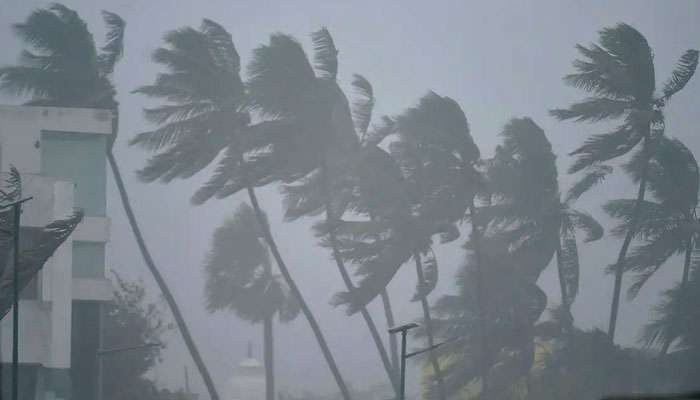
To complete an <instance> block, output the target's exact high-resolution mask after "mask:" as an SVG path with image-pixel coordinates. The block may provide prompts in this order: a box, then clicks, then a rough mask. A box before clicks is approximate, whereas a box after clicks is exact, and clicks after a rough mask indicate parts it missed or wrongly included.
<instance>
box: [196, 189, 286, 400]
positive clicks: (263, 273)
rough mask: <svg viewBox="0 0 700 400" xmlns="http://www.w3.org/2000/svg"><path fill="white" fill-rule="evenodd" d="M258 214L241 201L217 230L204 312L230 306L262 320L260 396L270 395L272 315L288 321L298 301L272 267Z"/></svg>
mask: <svg viewBox="0 0 700 400" xmlns="http://www.w3.org/2000/svg"><path fill="white" fill-rule="evenodd" d="M264 240H265V239H264V235H263V233H262V229H260V226H259V225H258V221H257V216H256V215H255V212H254V211H253V209H252V208H251V207H250V206H248V205H247V204H245V203H244V204H242V205H241V206H239V207H238V210H236V213H235V214H234V215H233V217H232V218H229V219H227V220H226V221H224V223H223V225H221V226H220V227H219V228H217V229H216V231H215V232H214V237H213V239H212V244H211V250H210V252H209V256H208V258H207V261H206V264H205V266H204V268H205V272H206V277H207V281H206V288H205V297H206V301H207V309H208V310H209V312H214V311H220V310H229V311H234V312H235V313H236V314H238V316H239V317H240V318H242V319H244V320H247V321H249V322H251V323H260V322H262V324H263V343H264V345H263V348H264V354H265V383H266V385H265V389H266V390H265V398H266V399H267V400H275V398H276V396H275V383H274V382H275V374H274V350H273V349H274V333H273V324H274V322H273V319H274V317H275V315H276V316H277V317H278V318H279V320H280V321H281V322H289V321H291V320H293V319H294V318H296V316H297V315H298V314H299V303H298V302H297V301H296V299H295V298H294V296H293V295H292V294H291V293H290V290H289V287H288V286H287V285H286V284H285V283H284V279H282V277H280V276H279V275H277V274H274V273H273V271H272V265H271V264H270V256H269V250H268V248H267V246H266V245H265V244H264V243H265V242H264Z"/></svg>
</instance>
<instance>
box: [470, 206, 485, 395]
mask: <svg viewBox="0 0 700 400" xmlns="http://www.w3.org/2000/svg"><path fill="white" fill-rule="evenodd" d="M469 213H470V214H471V223H472V246H473V247H474V258H475V263H476V266H475V267H476V268H475V269H476V297H477V307H478V312H479V327H480V328H481V332H479V336H480V337H481V349H482V350H481V352H480V357H479V369H480V370H481V371H480V372H481V400H488V392H489V379H488V378H489V354H488V349H489V342H488V336H487V333H488V331H487V329H486V324H487V322H488V321H487V315H486V309H485V304H484V294H485V292H484V277H483V271H482V269H481V267H482V265H481V264H482V257H481V231H480V230H479V223H478V220H477V217H478V215H477V211H476V206H475V205H474V199H471V201H470V204H469Z"/></svg>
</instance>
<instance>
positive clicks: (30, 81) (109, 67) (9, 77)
mask: <svg viewBox="0 0 700 400" xmlns="http://www.w3.org/2000/svg"><path fill="white" fill-rule="evenodd" d="M103 18H104V21H105V24H106V25H107V36H106V40H105V44H104V46H103V47H101V48H100V49H99V51H98V49H97V48H96V46H95V42H94V41H93V37H92V34H91V33H90V31H89V30H88V28H87V25H86V24H85V22H84V21H83V20H82V19H81V18H80V16H79V15H78V13H76V12H75V11H73V10H71V9H70V8H68V7H65V6H63V5H61V4H57V3H55V4H52V5H51V6H49V7H48V8H45V9H37V10H35V11H34V12H32V13H31V14H30V15H29V17H27V20H26V21H25V22H24V23H21V24H16V25H15V26H14V29H15V33H16V34H17V35H18V36H19V37H20V39H22V40H23V41H24V42H25V43H26V44H27V45H28V46H29V47H30V48H31V49H32V50H31V51H30V50H24V51H23V52H22V55H21V56H20V60H19V64H18V65H16V66H10V67H2V68H0V90H3V91H5V92H8V93H11V94H14V95H17V96H29V97H30V98H31V99H30V100H29V101H28V102H27V103H26V104H27V105H34V106H54V107H86V108H104V109H110V110H112V111H113V113H114V116H113V119H112V121H113V133H112V136H111V137H110V142H109V146H108V149H107V160H108V162H109V165H110V168H111V170H112V173H113V175H114V181H115V183H116V185H117V190H118V192H119V197H120V199H121V202H122V206H123V207H124V211H125V213H126V216H127V219H128V221H129V225H130V227H131V231H132V233H133V234H134V237H135V239H136V243H137V245H138V246H139V250H140V251H141V255H142V257H143V259H144V262H145V263H146V266H147V267H148V269H149V271H150V272H151V274H152V275H153V278H154V279H155V281H156V284H157V285H158V287H159V289H160V290H161V292H162V293H163V296H164V297H165V299H166V301H167V303H168V306H169V307H170V310H171V311H172V313H173V316H174V317H175V322H176V323H177V326H178V329H179V331H180V333H181V334H182V338H183V339H184V341H185V345H186V346H187V349H188V350H189V352H190V354H191V355H192V358H193V360H194V362H195V364H196V365H197V368H198V370H199V373H200V374H201V375H202V379H203V380H204V383H205V385H206V387H207V390H208V392H209V395H210V397H211V399H212V400H219V396H218V394H217V392H216V389H215V387H214V383H213V381H212V379H211V376H210V375H209V372H208V370H207V368H206V365H205V364H204V360H203V359H202V357H201V356H200V355H199V350H198V349H197V347H196V345H195V343H194V340H193V339H192V335H191V334H190V332H189V329H188V327H187V324H186V323H185V320H184V318H183V316H182V313H181V312H180V308H179V307H178V305H177V302H176V301H175V297H174V296H173V294H172V293H171V292H170V288H169V287H168V285H167V283H166V282H165V279H164V278H163V276H162V275H161V273H160V271H159V270H158V268H157V266H156V265H155V262H154V261H153V258H152V257H151V254H150V252H149V250H148V248H147V246H146V242H145V240H144V238H143V236H142V234H141V230H140V228H139V226H138V221H137V220H136V217H135V215H134V211H133V209H132V208H131V204H130V202H129V196H128V194H127V191H126V187H125V185H124V182H123V180H122V178H121V173H120V171H119V165H118V164H117V160H116V158H115V157H114V153H113V144H114V141H115V140H116V135H117V131H118V120H119V117H118V114H119V113H118V111H119V109H118V103H117V101H116V99H115V98H114V96H115V95H116V90H115V89H114V85H113V84H112V81H111V78H112V72H113V71H114V67H115V64H116V62H117V61H119V59H120V58H121V56H122V52H123V40H124V28H125V26H126V23H125V22H124V20H122V19H121V18H120V17H119V16H118V15H116V14H113V13H110V12H106V11H104V12H103Z"/></svg>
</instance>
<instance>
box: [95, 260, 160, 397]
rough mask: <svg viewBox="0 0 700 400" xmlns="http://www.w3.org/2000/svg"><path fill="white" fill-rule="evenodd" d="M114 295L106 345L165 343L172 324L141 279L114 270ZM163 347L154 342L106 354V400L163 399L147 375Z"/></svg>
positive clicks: (108, 308)
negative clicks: (149, 299)
mask: <svg viewBox="0 0 700 400" xmlns="http://www.w3.org/2000/svg"><path fill="white" fill-rule="evenodd" d="M113 282H114V286H115V288H114V290H113V293H114V296H113V299H112V300H111V301H110V302H108V303H107V304H106V305H105V309H104V315H105V317H104V323H105V326H104V330H103V332H104V338H103V346H104V348H105V349H117V348H126V347H132V346H141V345H143V344H145V343H161V337H162V335H163V334H164V333H166V332H167V331H168V329H169V328H170V327H169V325H168V323H167V322H166V320H165V319H164V317H163V314H162V309H161V308H160V307H159V306H158V304H157V303H151V302H148V300H147V298H146V291H145V290H144V288H143V285H142V284H141V283H140V282H129V281H126V280H124V279H123V278H122V277H120V276H119V275H118V274H116V273H115V274H114V279H113ZM161 351H162V347H160V346H152V347H148V348H142V349H138V350H133V351H122V352H116V353H112V354H107V355H103V356H102V357H103V362H102V365H103V372H102V376H103V385H104V386H103V387H102V389H101V390H102V395H103V396H104V398H105V400H127V399H134V398H139V399H152V400H156V399H159V398H160V396H159V389H158V388H157V387H156V386H155V383H154V382H153V381H152V380H151V379H149V378H148V377H147V375H146V374H147V373H148V371H150V370H151V369H152V368H153V367H155V366H156V364H157V363H158V362H159V361H160V357H161Z"/></svg>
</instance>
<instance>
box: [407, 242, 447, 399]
mask: <svg viewBox="0 0 700 400" xmlns="http://www.w3.org/2000/svg"><path fill="white" fill-rule="evenodd" d="M413 259H414V260H415V261H416V275H417V278H418V286H419V287H424V285H425V278H424V277H423V264H422V262H421V259H420V254H419V253H418V252H416V253H414V254H413ZM420 304H421V306H422V307H423V321H424V322H425V334H426V336H427V337H428V348H433V346H435V338H434V337H433V319H432V318H431V317H430V306H429V305H428V295H425V296H421V298H420ZM428 354H429V355H430V363H431V364H433V373H434V374H435V379H436V380H437V384H438V395H439V399H440V400H447V394H446V393H445V381H444V380H443V378H442V371H441V370H440V363H439V362H438V358H437V355H436V354H435V351H433V350H430V351H429V352H428Z"/></svg>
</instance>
